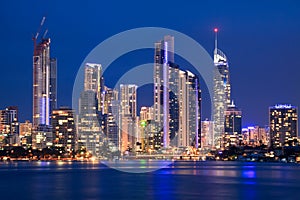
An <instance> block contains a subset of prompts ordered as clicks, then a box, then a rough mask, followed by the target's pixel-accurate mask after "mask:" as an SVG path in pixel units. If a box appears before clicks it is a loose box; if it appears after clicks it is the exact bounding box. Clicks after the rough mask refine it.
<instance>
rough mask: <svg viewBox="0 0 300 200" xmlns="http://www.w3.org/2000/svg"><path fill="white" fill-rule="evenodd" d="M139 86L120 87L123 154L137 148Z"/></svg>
mask: <svg viewBox="0 0 300 200" xmlns="http://www.w3.org/2000/svg"><path fill="white" fill-rule="evenodd" d="M136 90H137V85H134V84H129V85H123V84H121V85H120V128H121V130H120V131H121V138H122V139H121V145H122V148H121V152H124V151H126V149H127V147H130V148H135V144H136V139H137V137H138V134H137V126H136V125H137V124H136V120H137V113H136V112H137V111H136V109H137V106H136V103H137V92H136Z"/></svg>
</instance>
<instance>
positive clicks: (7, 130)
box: [0, 106, 19, 147]
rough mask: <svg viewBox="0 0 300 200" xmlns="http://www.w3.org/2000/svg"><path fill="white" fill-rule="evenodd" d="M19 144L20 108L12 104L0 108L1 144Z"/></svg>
mask: <svg viewBox="0 0 300 200" xmlns="http://www.w3.org/2000/svg"><path fill="white" fill-rule="evenodd" d="M18 144H19V121H18V108H17V107H15V106H10V107H8V108H6V109H4V110H0V145H1V146H2V147H3V146H5V145H18Z"/></svg>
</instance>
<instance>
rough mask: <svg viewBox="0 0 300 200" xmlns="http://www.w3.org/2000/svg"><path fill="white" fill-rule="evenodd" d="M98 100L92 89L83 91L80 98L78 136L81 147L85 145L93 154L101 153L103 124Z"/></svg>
mask: <svg viewBox="0 0 300 200" xmlns="http://www.w3.org/2000/svg"><path fill="white" fill-rule="evenodd" d="M98 119H99V115H98V100H97V96H96V93H95V92H94V91H92V90H87V91H82V92H81V94H80V98H79V115H78V121H77V124H78V138H79V141H78V143H79V147H81V145H82V146H84V147H85V148H86V149H87V150H88V151H89V152H90V153H92V154H93V155H99V151H100V149H99V142H100V136H101V125H100V123H99V120H98Z"/></svg>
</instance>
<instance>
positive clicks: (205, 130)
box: [201, 120, 214, 149]
mask: <svg viewBox="0 0 300 200" xmlns="http://www.w3.org/2000/svg"><path fill="white" fill-rule="evenodd" d="M213 133H214V131H213V122H212V121H209V120H205V121H202V122H201V148H202V149H212V147H213V146H212V144H213V139H214V135H213Z"/></svg>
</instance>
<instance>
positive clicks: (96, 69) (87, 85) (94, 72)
mask: <svg viewBox="0 0 300 200" xmlns="http://www.w3.org/2000/svg"><path fill="white" fill-rule="evenodd" d="M102 82H103V79H102V67H101V65H100V64H96V63H86V64H85V68H84V91H88V90H91V91H93V92H95V93H96V96H97V100H98V106H97V107H98V110H100V109H101V91H102V90H103V88H101V86H102Z"/></svg>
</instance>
